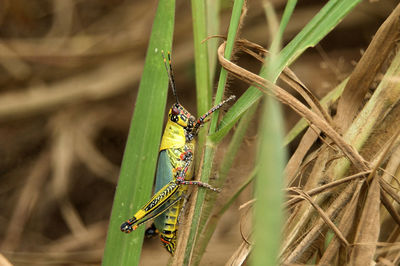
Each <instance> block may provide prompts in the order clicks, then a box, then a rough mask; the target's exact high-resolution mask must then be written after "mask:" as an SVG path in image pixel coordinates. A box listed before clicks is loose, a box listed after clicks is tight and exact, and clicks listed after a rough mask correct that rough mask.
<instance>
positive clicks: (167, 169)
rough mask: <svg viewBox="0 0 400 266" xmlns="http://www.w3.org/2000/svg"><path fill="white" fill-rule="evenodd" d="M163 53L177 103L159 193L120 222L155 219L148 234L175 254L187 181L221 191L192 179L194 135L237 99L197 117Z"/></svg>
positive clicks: (128, 228)
mask: <svg viewBox="0 0 400 266" xmlns="http://www.w3.org/2000/svg"><path fill="white" fill-rule="evenodd" d="M162 56H163V59H164V65H165V68H166V70H167V74H168V79H169V83H170V86H171V89H172V92H173V94H174V96H175V103H174V104H173V105H172V107H171V109H170V110H169V113H168V121H167V125H166V127H165V130H164V134H163V136H162V140H161V146H160V153H159V157H158V165H157V173H156V186H155V191H156V193H155V194H154V195H153V197H152V198H151V199H150V200H149V201H148V202H147V203H146V204H145V205H144V206H143V207H142V208H141V209H140V210H139V211H137V212H136V213H135V215H133V217H132V218H130V219H128V220H127V221H126V222H124V223H123V224H122V225H121V231H122V232H125V233H130V232H132V231H133V230H135V229H136V228H137V227H138V226H140V225H141V224H143V223H145V222H146V221H149V220H151V219H154V224H153V225H152V227H150V228H149V229H147V231H146V235H147V236H153V235H157V234H159V235H160V239H161V242H162V243H163V245H164V247H165V248H166V249H167V250H168V252H170V253H171V254H172V255H173V254H174V252H175V247H176V238H177V230H178V223H179V218H180V217H179V216H180V213H181V212H182V208H183V205H184V202H185V199H186V198H185V194H186V191H187V186H186V185H197V186H200V187H205V188H208V189H210V190H213V191H219V189H216V188H213V187H212V186H211V185H209V184H207V183H203V182H200V181H191V180H192V178H193V164H192V162H193V155H194V152H195V147H196V140H195V137H196V136H197V134H198V131H199V129H200V126H201V125H203V124H204V123H206V122H207V121H208V120H206V118H207V117H208V116H209V115H211V114H212V113H213V112H215V111H216V110H218V109H219V108H221V106H222V105H224V104H225V103H227V102H229V101H231V100H233V99H235V96H230V97H229V98H228V99H226V100H225V101H222V102H221V103H219V104H218V105H216V106H214V107H213V108H211V109H210V110H209V111H208V112H207V113H206V114H204V115H202V116H201V117H199V118H198V119H197V120H196V119H195V118H194V116H192V115H191V114H190V113H189V112H188V111H187V110H186V109H185V108H184V107H183V106H182V105H181V104H180V103H179V101H178V96H177V94H176V89H175V81H174V75H173V72H172V65H171V55H170V53H168V64H167V60H166V58H165V56H164V53H163V52H162Z"/></svg>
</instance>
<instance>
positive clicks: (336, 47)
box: [0, 0, 398, 265]
mask: <svg viewBox="0 0 400 266" xmlns="http://www.w3.org/2000/svg"><path fill="white" fill-rule="evenodd" d="M262 2H263V1H261V0H249V1H248V12H247V16H246V18H245V21H244V25H243V27H242V29H241V37H242V38H245V39H248V40H250V41H252V42H255V43H258V44H260V45H262V46H264V47H267V46H268V42H269V36H268V30H267V24H266V18H265V14H264V10H263V8H262ZM270 2H272V4H273V5H274V7H275V9H276V12H277V13H278V15H280V14H282V12H283V8H284V5H285V3H286V1H284V0H273V1H270ZM326 2H327V1H320V0H307V1H299V3H298V5H297V7H296V10H295V12H294V15H293V17H292V19H291V21H290V23H289V25H288V27H287V30H286V32H285V35H284V40H283V42H284V44H285V43H287V42H289V41H290V40H291V39H292V38H293V37H294V36H295V35H296V34H297V33H298V32H299V31H300V30H301V29H302V27H304V25H305V24H306V23H307V22H308V21H309V20H310V18H312V16H313V15H314V14H316V13H317V12H318V10H319V9H320V8H321V7H322V6H323V5H324V4H325V3H326ZM397 2H398V1H397V0H380V1H372V0H371V1H364V2H363V3H362V4H360V5H359V6H358V7H357V8H356V9H355V10H354V11H353V12H352V13H350V14H349V15H348V17H347V18H346V19H345V20H344V21H342V23H341V24H340V25H339V26H338V27H337V28H336V29H335V30H334V31H333V32H331V33H330V34H329V35H328V36H327V37H326V38H325V39H324V40H323V41H322V42H321V43H320V44H319V45H318V46H317V47H316V48H314V49H309V50H308V51H307V52H306V53H305V54H304V55H303V56H302V57H301V58H299V59H298V60H297V61H296V62H295V63H294V64H293V65H292V66H291V69H292V70H294V71H295V73H296V74H297V76H298V77H299V78H300V79H301V80H302V82H303V83H305V84H306V85H307V86H308V87H309V88H310V89H311V90H312V91H313V92H314V93H315V95H316V96H317V97H319V98H320V97H322V96H324V95H325V94H326V93H327V92H328V91H329V90H331V89H332V88H334V86H336V85H337V84H338V83H339V82H340V81H341V80H343V79H344V78H345V77H347V75H348V74H349V73H350V72H351V71H352V69H353V67H354V65H355V62H357V60H358V59H359V58H360V56H361V54H362V52H363V50H364V49H365V48H366V47H367V45H368V44H369V42H370V40H371V38H372V36H373V34H374V33H375V32H376V30H377V29H378V27H379V26H380V25H381V23H382V22H383V21H384V20H385V18H386V17H387V16H388V14H389V13H390V12H391V10H392V9H393V8H394V6H395V5H397ZM176 4H177V11H176V22H175V23H176V24H175V33H174V43H173V52H172V55H173V66H174V71H175V76H176V83H177V87H178V93H179V97H180V100H181V102H182V103H183V104H184V105H185V107H186V108H187V109H188V110H189V111H191V112H192V113H195V110H196V103H195V77H194V64H193V36H192V25H191V6H190V1H183V0H177V3H176ZM156 6H157V1H136V0H96V1H95V0H85V1H83V0H70V1H64V0H36V1H27V0H1V1H0V24H1V27H0V264H1V262H2V256H4V257H5V258H7V259H8V260H9V261H10V262H11V263H13V264H15V265H44V264H46V265H93V264H95V265H97V264H100V263H101V258H102V253H103V248H104V243H105V238H106V233H107V227H108V219H109V215H110V212H111V206H112V201H113V195H114V191H115V186H116V184H117V181H118V173H119V165H120V163H121V159H122V156H123V151H124V145H125V141H126V137H127V134H128V129H129V123H130V119H131V116H132V112H133V110H134V105H135V98H136V93H137V88H138V85H139V81H140V76H141V71H142V68H143V64H144V59H145V53H146V47H147V43H148V40H149V36H150V31H151V26H152V20H153V17H154V14H155V10H156ZM231 6H232V1H226V0H223V1H222V10H221V24H220V33H221V34H223V35H224V34H225V33H226V32H227V25H228V23H229V19H230V10H231ZM237 60H238V61H239V62H240V64H241V65H243V66H246V67H247V68H248V69H251V70H253V71H257V69H258V68H259V67H260V66H259V65H258V63H257V62H254V60H250V59H249V58H247V57H246V56H244V55H237ZM245 89H246V85H245V84H244V83H242V82H239V81H237V80H234V79H231V81H230V84H229V88H228V90H229V92H230V94H235V95H237V96H239V95H240V94H241V93H243V91H244V90H245ZM170 103H172V99H171V100H169V103H168V104H167V107H169V106H170ZM285 115H286V117H285V119H286V121H287V129H290V127H291V126H292V125H293V124H294V123H295V122H296V120H297V117H296V115H294V114H293V113H292V112H291V111H290V110H288V109H285ZM252 123H253V127H252V129H251V130H250V131H249V132H248V135H247V138H246V142H245V143H244V144H243V145H242V147H241V152H240V155H239V156H238V158H237V163H235V164H234V165H235V169H232V171H231V172H232V177H231V178H232V180H239V179H240V178H243V177H246V176H247V174H248V171H249V170H250V169H251V165H252V163H253V158H254V156H253V155H254V152H255V145H254V144H255V139H256V134H257V131H256V127H257V121H253V122H252ZM220 152H221V153H223V148H222V149H221V151H220ZM249 154H250V156H249ZM216 163H218V162H216ZM231 182H234V181H231ZM228 192H229V191H228ZM249 195H250V191H246V192H245V193H244V194H243V196H242V197H241V198H239V199H238V202H237V203H236V204H234V205H233V206H232V208H231V210H230V211H228V212H227V213H226V214H225V215H224V217H223V219H222V221H221V222H220V225H219V228H218V230H217V231H216V233H215V235H214V237H213V239H212V241H211V243H210V246H209V247H208V249H207V252H206V254H205V256H204V259H203V261H202V264H208V265H223V264H224V263H225V262H226V261H227V259H228V258H229V257H230V256H231V255H232V253H233V252H234V251H235V250H236V248H237V247H238V246H239V244H240V242H241V235H240V228H239V227H240V223H239V222H238V221H239V220H240V217H241V216H245V215H248V213H246V212H239V211H238V206H240V204H242V203H244V202H246V201H247V200H248V198H249ZM168 258H169V254H168V253H167V252H166V251H165V250H164V249H163V248H162V246H161V244H160V242H159V240H158V239H152V240H145V243H144V247H143V252H142V258H141V265H160V264H165V263H166V261H167V260H168Z"/></svg>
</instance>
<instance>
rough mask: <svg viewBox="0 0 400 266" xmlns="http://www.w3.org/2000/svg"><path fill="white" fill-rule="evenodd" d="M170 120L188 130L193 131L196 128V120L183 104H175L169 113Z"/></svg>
mask: <svg viewBox="0 0 400 266" xmlns="http://www.w3.org/2000/svg"><path fill="white" fill-rule="evenodd" d="M168 119H169V120H171V121H172V122H174V123H176V124H178V125H180V126H181V127H183V128H185V129H186V130H191V129H193V127H194V124H195V122H196V119H195V118H194V116H192V115H191V114H190V113H189V112H188V111H187V110H186V109H185V108H184V107H183V106H182V105H181V104H179V103H175V104H173V105H172V107H171V109H170V110H169V113H168Z"/></svg>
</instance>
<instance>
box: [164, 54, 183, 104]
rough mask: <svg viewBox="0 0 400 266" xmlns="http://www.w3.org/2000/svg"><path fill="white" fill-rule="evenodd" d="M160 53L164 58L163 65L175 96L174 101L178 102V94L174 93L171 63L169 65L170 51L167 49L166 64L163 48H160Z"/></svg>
mask: <svg viewBox="0 0 400 266" xmlns="http://www.w3.org/2000/svg"><path fill="white" fill-rule="evenodd" d="M161 55H162V57H163V59H164V66H165V69H166V70H167V74H168V79H169V83H170V84H171V89H172V93H173V94H174V96H175V100H176V103H179V101H178V95H177V94H176V88H175V79H174V73H173V71H172V65H171V53H170V52H169V51H168V64H167V59H166V58H165V55H164V51H163V50H161ZM168 65H169V67H168Z"/></svg>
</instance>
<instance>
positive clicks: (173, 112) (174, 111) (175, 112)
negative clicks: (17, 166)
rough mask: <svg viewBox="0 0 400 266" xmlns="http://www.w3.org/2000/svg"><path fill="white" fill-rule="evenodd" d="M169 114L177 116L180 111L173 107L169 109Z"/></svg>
mask: <svg viewBox="0 0 400 266" xmlns="http://www.w3.org/2000/svg"><path fill="white" fill-rule="evenodd" d="M171 113H172V115H179V114H180V113H181V111H180V110H179V108H178V107H176V106H173V107H172V109H171Z"/></svg>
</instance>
